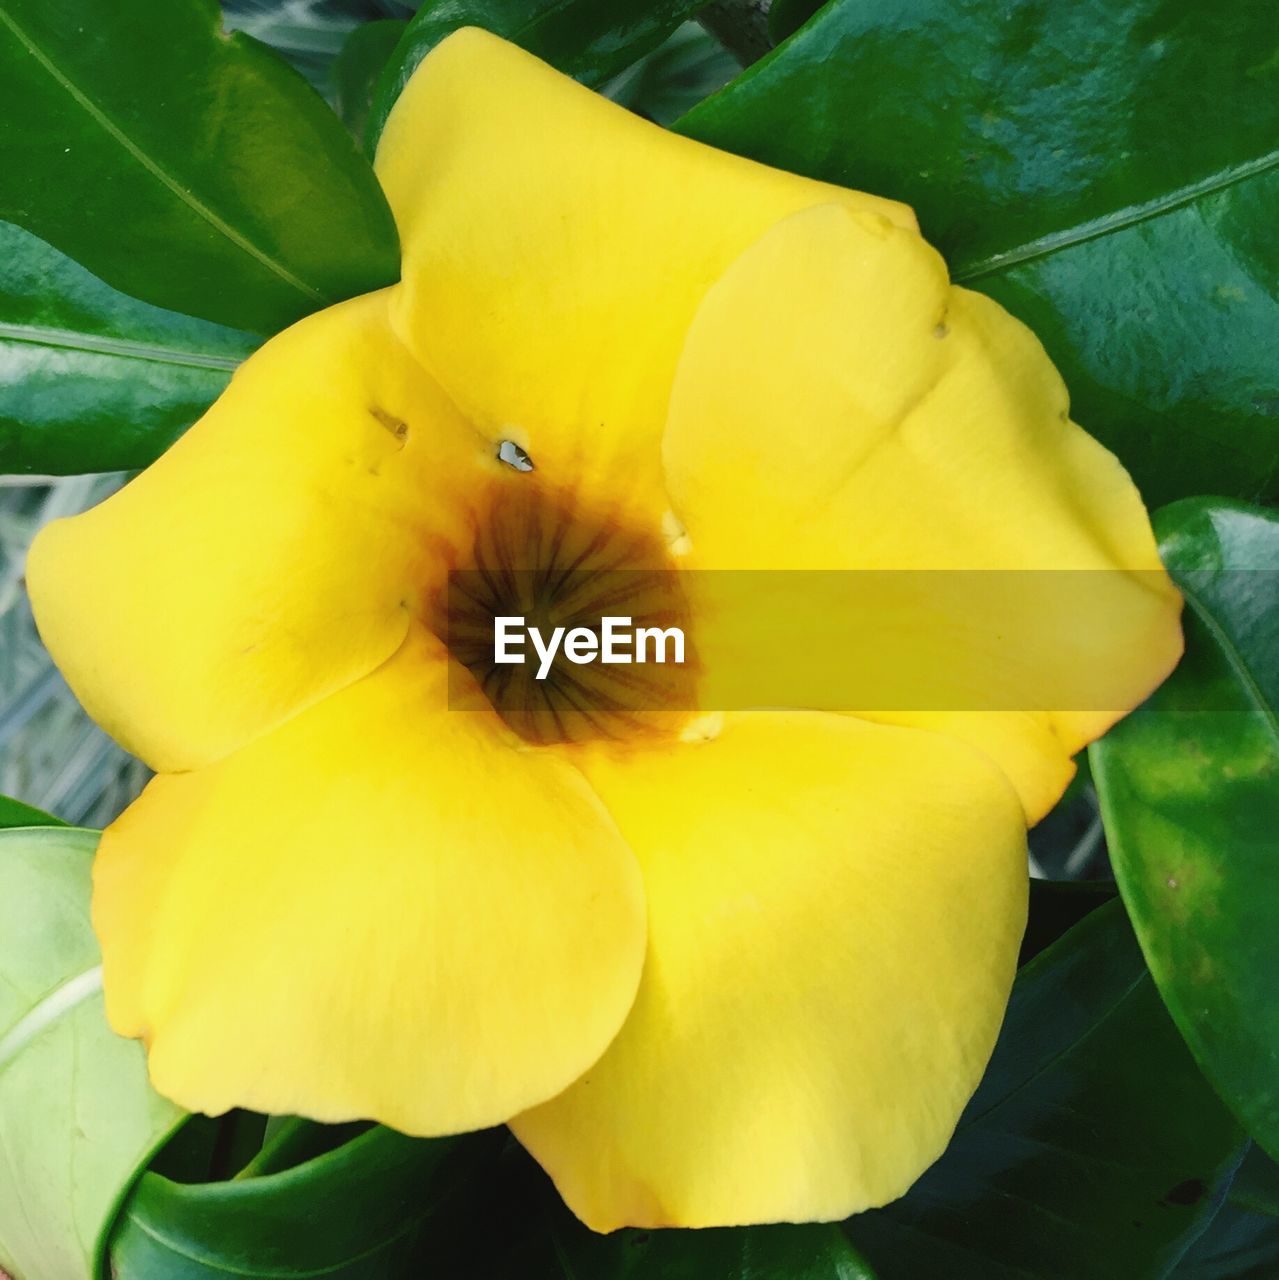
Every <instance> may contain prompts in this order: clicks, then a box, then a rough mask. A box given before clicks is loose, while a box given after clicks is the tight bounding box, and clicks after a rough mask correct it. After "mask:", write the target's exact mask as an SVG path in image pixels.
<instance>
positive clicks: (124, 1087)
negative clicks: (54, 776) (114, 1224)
mask: <svg viewBox="0 0 1279 1280" xmlns="http://www.w3.org/2000/svg"><path fill="white" fill-rule="evenodd" d="M96 844H97V834H96V833H95V832H90V831H79V830H72V829H70V828H67V827H45V828H43V829H38V830H32V829H27V830H10V831H5V832H0V1154H2V1155H3V1159H0V1267H3V1268H4V1269H5V1270H7V1271H9V1272H10V1273H11V1274H12V1275H13V1276H15V1277H17V1278H19V1280H98V1277H99V1275H100V1274H101V1272H100V1262H101V1249H102V1243H103V1236H104V1234H105V1232H106V1229H107V1227H108V1226H109V1225H110V1223H111V1221H112V1219H113V1218H114V1216H115V1213H116V1209H117V1206H118V1204H119V1201H120V1198H121V1197H122V1196H123V1195H124V1193H125V1192H126V1191H127V1190H128V1188H129V1186H130V1184H131V1183H132V1182H133V1180H134V1178H135V1177H136V1176H137V1174H138V1172H139V1171H140V1170H141V1169H142V1168H143V1167H145V1165H146V1162H147V1160H148V1158H149V1157H150V1155H151V1152H152V1151H153V1150H154V1149H155V1147H156V1146H157V1145H158V1144H159V1143H160V1142H161V1141H163V1139H164V1138H165V1136H166V1135H167V1134H168V1133H169V1132H170V1131H171V1130H172V1129H173V1128H174V1126H175V1125H177V1124H179V1123H180V1122H181V1120H182V1118H183V1117H182V1113H181V1112H180V1111H179V1110H178V1109H177V1108H176V1107H174V1106H173V1105H172V1104H171V1103H169V1102H165V1101H164V1100H163V1099H162V1098H160V1097H158V1096H157V1095H156V1094H155V1093H153V1092H152V1091H151V1089H150V1087H149V1086H148V1084H147V1073H146V1063H145V1060H144V1058H143V1053H142V1047H141V1046H140V1045H139V1044H137V1043H136V1042H134V1041H132V1040H121V1039H120V1038H119V1037H118V1036H115V1035H113V1034H112V1033H111V1031H110V1030H109V1029H108V1027H107V1023H106V1017H105V1015H104V1013H103V1009H102V970H101V963H100V956H99V953H98V945H97V942H96V941H95V940H94V937H93V931H92V930H91V929H90V927H89V874H90V867H91V864H92V860H93V850H94V847H95V846H96Z"/></svg>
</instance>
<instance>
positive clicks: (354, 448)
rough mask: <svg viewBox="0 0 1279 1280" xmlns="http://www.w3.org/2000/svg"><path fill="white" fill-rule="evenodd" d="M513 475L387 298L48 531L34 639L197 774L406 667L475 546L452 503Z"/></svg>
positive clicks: (300, 332) (144, 746) (284, 343)
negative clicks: (452, 566)
mask: <svg viewBox="0 0 1279 1280" xmlns="http://www.w3.org/2000/svg"><path fill="white" fill-rule="evenodd" d="M496 466H498V464H497V462H496V460H495V459H493V458H491V457H490V456H489V455H488V453H487V446H486V445H485V443H484V442H483V441H482V440H481V439H480V438H479V437H478V436H476V435H475V434H474V433H473V432H471V431H470V430H469V429H467V428H465V427H464V426H462V425H461V423H460V422H459V421H458V419H457V416H456V414H455V413H454V411H453V410H452V408H451V407H450V406H449V404H448V403H447V401H446V400H445V399H444V398H443V397H442V395H441V393H440V391H439V390H438V389H437V388H436V387H435V386H434V385H433V384H432V383H431V381H430V380H429V379H428V378H427V377H426V376H425V375H424V374H423V373H422V372H421V370H420V368H419V367H418V366H417V365H416V363H415V362H414V361H413V360H412V358H411V357H410V356H409V355H408V353H407V352H406V351H405V350H404V348H403V347H401V346H400V345H399V343H398V342H397V341H396V339H395V337H394V335H393V334H392V333H391V331H390V328H389V326H388V322H387V303H386V294H385V293H379V294H371V295H368V296H366V297H363V298H359V299H356V300H354V301H352V302H348V303H344V304H342V305H340V306H337V307H332V308H330V309H329V310H327V311H323V312H320V313H319V314H317V315H315V316H312V317H310V318H309V319H307V320H304V321H302V322H301V323H300V324H297V325H295V326H293V327H292V328H291V329H288V330H287V331H285V332H284V333H282V334H281V335H279V337H277V338H275V339H274V340H272V341H271V342H269V343H268V344H267V345H266V346H265V347H263V348H262V349H261V351H259V352H258V353H257V354H255V355H254V356H252V357H251V358H250V359H249V361H248V362H247V363H246V364H245V365H244V366H243V367H242V368H241V369H240V370H239V371H238V372H237V374H236V375H235V377H234V379H233V380H232V382H231V385H230V387H229V388H228V389H227V391H226V392H225V393H224V394H223V395H222V397H221V398H220V399H219V400H218V401H217V403H216V404H214V406H213V407H212V408H211V409H210V410H209V412H208V413H207V414H206V415H205V416H204V418H203V419H202V420H201V421H200V422H199V423H198V424H197V425H196V426H195V427H193V428H192V429H191V431H190V432H189V433H188V434H187V435H186V436H184V437H183V438H182V439H181V440H179V441H178V443H177V444H176V445H175V446H174V447H173V448H172V449H171V450H170V451H169V452H168V453H167V454H165V455H164V457H162V458H161V459H160V460H159V461H158V462H157V463H156V464H155V465H154V466H152V467H151V468H150V469H149V470H147V471H146V472H144V473H143V474H142V475H141V476H140V477H138V478H137V479H136V480H134V481H133V482H132V483H131V484H129V485H127V486H126V487H125V488H124V489H123V490H121V491H120V492H119V493H118V494H116V495H115V496H113V497H111V498H109V499H108V500H107V501H106V502H104V503H103V504H102V505H101V506H99V507H96V508H95V509H94V510H92V511H89V512H87V513H86V514H84V515H81V516H77V517H75V518H73V519H70V520H62V521H58V522H57V523H55V524H52V525H50V526H49V527H48V528H46V529H45V530H44V531H43V532H42V533H41V534H40V536H39V538H38V539H37V540H36V543H35V545H34V547H33V548H32V551H31V557H30V561H29V563H28V568H27V577H28V583H29V586H30V590H31V598H32V603H33V606H34V608H35V614H36V620H37V622H38V623H39V626H40V631H41V634H42V636H43V637H44V641H45V643H46V644H47V645H48V647H49V649H50V651H51V652H52V653H53V656H54V658H55V660H56V661H57V663H58V665H59V667H60V668H61V669H62V671H63V673H64V674H65V675H66V677H67V679H68V681H69V682H70V684H71V686H72V688H73V689H74V690H75V692H76V694H77V695H78V697H79V698H80V700H81V702H83V703H84V705H85V707H86V708H87V709H88V711H89V713H90V714H91V715H92V716H93V717H94V718H95V719H96V720H97V721H98V722H99V723H100V724H101V725H102V726H103V727H104V728H105V729H106V730H107V731H108V732H109V733H110V734H111V735H112V736H113V737H115V738H116V739H117V740H118V741H120V742H122V743H123V744H124V745H125V746H126V747H128V749H129V750H131V751H132V752H134V753H135V754H136V755H139V756H141V757H142V758H143V759H144V760H146V761H147V763H148V764H150V765H151V766H152V767H154V768H157V769H167V770H173V769H189V768H194V767H197V766H199V765H201V764H204V763H206V762H207V761H210V760H214V759H217V758H218V757H220V756H222V755H225V754H226V753H227V752H228V751H230V750H232V749H234V748H235V747H236V746H238V745H239V744H240V743H242V742H244V741H247V740H248V739H250V738H252V737H254V736H255V735H256V734H258V733H261V732H263V731H264V730H266V729H269V728H270V727H271V726H272V725H274V724H278V723H279V722H281V721H282V720H283V719H285V718H286V717H287V716H289V715H291V714H293V712H295V711H296V710H298V709H299V708H300V707H303V706H306V705H308V704H310V703H312V702H314V701H316V700H317V699H319V698H322V697H324V696H325V695H326V694H328V693H331V692H332V691H334V690H335V689H340V688H342V687H344V686H345V685H347V684H349V683H350V682H351V681H352V680H355V679H358V678H359V677H360V676H362V675H363V674H365V673H366V672H368V671H370V670H372V669H373V668H374V667H375V666H376V665H377V664H378V663H380V662H382V661H383V660H384V659H385V658H387V657H388V656H389V655H390V654H391V653H393V652H394V651H395V649H396V648H397V646H398V645H399V644H400V643H401V641H402V640H403V639H404V635H405V632H406V630H407V628H408V625H409V615H410V612H411V611H412V609H413V607H414V601H415V598H416V596H417V595H419V594H420V593H421V591H422V589H423V585H424V583H426V582H427V581H429V580H431V579H432V577H434V578H438V577H439V576H440V574H441V572H442V570H439V569H438V568H437V567H436V562H437V561H439V560H440V556H441V551H440V547H441V545H442V544H443V543H446V542H449V541H450V540H452V539H455V538H456V537H457V536H460V535H458V534H457V533H456V530H455V528H454V527H455V526H457V525H458V523H459V521H460V520H461V519H462V518H463V517H462V512H461V510H460V503H459V502H458V500H457V499H456V497H453V496H450V495H456V494H461V493H464V492H466V490H467V487H468V485H469V484H471V483H472V480H471V477H473V476H474V475H475V474H476V473H477V471H479V470H481V469H485V468H488V469H492V468H495V467H496ZM436 469H440V470H447V473H448V477H449V484H448V486H447V487H446V486H444V485H442V484H441V483H440V482H439V480H438V479H436V478H434V472H435V470H436Z"/></svg>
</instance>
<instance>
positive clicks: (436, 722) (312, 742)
mask: <svg viewBox="0 0 1279 1280" xmlns="http://www.w3.org/2000/svg"><path fill="white" fill-rule="evenodd" d="M446 678H447V677H446V660H445V659H444V658H443V656H442V651H441V649H440V646H439V643H438V642H437V641H435V640H433V639H430V638H429V637H426V636H425V633H422V632H420V631H419V630H418V629H416V628H415V629H414V631H413V632H412V633H410V636H409V639H408V640H407V642H406V644H405V646H404V648H403V649H402V650H401V651H400V652H399V653H397V655H396V656H395V657H394V658H393V659H392V660H391V662H389V663H388V664H387V665H386V666H384V667H383V668H381V669H379V670H378V671H377V672H375V673H373V674H372V675H370V676H368V677H366V678H365V679H363V680H361V681H359V682H358V683H356V684H355V685H353V686H351V687H350V688H348V689H346V690H345V691H343V692H341V693H338V694H335V695H333V696H332V697H330V698H328V699H327V700H325V701H324V702H322V703H321V704H320V705H319V706H317V707H313V708H311V709H310V710H308V711H306V712H303V713H302V714H300V715H298V716H297V717H295V718H294V719H293V720H291V721H290V722H289V723H288V724H286V725H285V726H283V727H282V728H280V729H277V730H276V731H275V732H274V733H272V734H269V735H267V736H265V737H263V738H260V739H258V740H257V741H256V742H254V743H253V744H251V745H250V746H247V747H245V748H243V749H242V750H240V751H238V752H236V753H235V754H233V755H231V756H229V757H227V758H226V759H225V760H223V761H221V762H219V763H217V764H215V765H211V766H209V767H207V768H205V769H201V770H198V771H196V772H194V773H189V774H181V775H176V776H167V777H160V778H157V779H156V780H155V781H153V782H152V783H151V784H150V786H149V787H148V788H147V790H146V791H145V792H144V794H143V795H142V798H141V799H140V800H138V801H137V802H136V803H135V804H134V805H133V806H132V807H131V808H130V809H128V810H127V811H126V812H125V814H124V815H123V816H122V817H121V818H120V819H119V820H118V821H117V822H115V823H114V824H113V825H112V826H111V827H109V828H108V829H107V831H106V833H105V835H104V836H103V839H102V846H101V850H100V852H99V854H98V860H97V863H96V868H95V883H94V911H93V914H94V926H95V928H96V930H97V933H98V936H99V937H100V939H101V941H102V951H103V958H104V963H105V970H104V973H105V985H106V998H107V1013H108V1017H109V1019H110V1021H111V1025H112V1026H113V1027H114V1029H115V1030H116V1031H118V1032H119V1033H120V1034H122V1035H126V1036H138V1037H142V1038H144V1039H145V1040H146V1041H147V1043H148V1045H149V1050H150V1058H149V1061H150V1068H151V1075H152V1079H153V1081H154V1083H155V1085H156V1088H157V1089H158V1090H159V1091H160V1092H161V1093H163V1094H164V1095H166V1096H167V1097H170V1098H172V1099H174V1100H175V1101H177V1102H179V1103H181V1104H182V1105H184V1106H186V1107H189V1108H193V1109H196V1110H200V1111H207V1112H212V1113H219V1112H222V1111H224V1110H226V1109H227V1108H229V1107H233V1106H245V1107H250V1108H253V1109H254V1110H257V1111H264V1112H271V1113H276V1114H281V1113H285V1114H302V1115H307V1116H312V1117H315V1118H316V1119H320V1120H325V1121H338V1120H345V1119H351V1118H355V1117H370V1118H373V1119H377V1120H381V1121H384V1122H385V1123H387V1124H390V1125H392V1126H394V1127H395V1128H398V1129H401V1130H404V1131H406V1132H408V1133H414V1134H439V1133H449V1132H457V1131H461V1130H466V1129H474V1128H479V1127H483V1126H487V1125H492V1124H495V1123H498V1122H500V1121H502V1120H505V1119H507V1118H508V1117H509V1116H510V1115H512V1114H513V1113H514V1112H516V1111H518V1110H520V1109H521V1108H523V1107H527V1106H530V1105H532V1104H534V1103H537V1102H539V1101H542V1100H543V1099H545V1098H547V1097H549V1096H551V1095H553V1094H554V1093H556V1092H558V1091H559V1090H560V1089H562V1088H564V1086H565V1085H566V1084H568V1083H569V1082H570V1081H571V1080H573V1079H575V1078H576V1077H577V1076H578V1075H580V1074H581V1072H582V1071H583V1070H584V1069H585V1068H586V1067H588V1066H589V1065H590V1064H591V1063H592V1062H593V1061H594V1060H595V1059H596V1058H597V1057H598V1056H599V1054H600V1053H601V1052H602V1051H603V1049H604V1047H605V1046H606V1045H607V1044H608V1042H609V1040H610V1039H611V1038H612V1037H613V1035H614V1033H615V1032H616V1030H617V1028H618V1026H619V1025H620V1024H621V1022H622V1020H623V1018H624V1017H625V1015H626V1012H627V1010H628V1008H629V1007H630V1004H631V1001H632V998H633V996H634V994H635V989H636V985H637V983H638V981H639V973H640V969H641V966H642V963H643V955H644V929H645V920H644V905H643V888H642V885H641V882H640V878H639V874H638V870H637V868H636V864H635V859H634V857H633V855H632V854H631V853H630V851H629V850H628V848H627V847H626V845H625V843H624V842H623V841H622V839H621V837H620V836H619V835H618V833H617V830H616V828H615V827H614V825H613V823H612V822H611V821H610V819H609V816H608V814H607V813H606V812H605V810H604V809H603V807H602V806H601V804H600V803H599V801H598V800H597V799H596V797H595V796H594V795H593V794H592V792H591V789H590V787H589V786H588V785H587V784H586V782H585V781H584V780H583V779H582V777H581V776H580V774H578V773H577V772H576V771H575V770H574V769H573V768H572V767H571V766H570V765H568V764H566V763H564V762H563V761H562V760H559V759H557V758H555V757H554V756H552V755H549V754H546V753H540V754H539V753H536V752H527V751H523V750H520V749H518V745H517V744H515V742H514V740H513V739H512V738H511V737H510V735H509V734H508V733H506V732H505V731H504V730H502V729H501V728H500V726H499V725H498V724H497V722H496V719H495V717H494V716H493V715H492V713H489V714H488V715H479V714H477V713H468V712H461V711H450V710H448V709H447V707H446V703H445V684H446Z"/></svg>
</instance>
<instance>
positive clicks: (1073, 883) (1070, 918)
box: [1017, 880, 1115, 966]
mask: <svg viewBox="0 0 1279 1280" xmlns="http://www.w3.org/2000/svg"><path fill="white" fill-rule="evenodd" d="M1114 896H1115V886H1114V885H1113V884H1111V883H1109V882H1108V881H1104V880H1032V881H1031V882H1030V912H1029V916H1028V918H1027V921H1026V934H1025V937H1023V938H1022V940H1021V955H1020V957H1019V959H1018V962H1017V963H1018V965H1019V966H1021V965H1024V964H1029V963H1030V961H1031V960H1033V959H1034V958H1035V957H1036V956H1037V955H1038V954H1039V953H1040V952H1041V951H1046V950H1047V949H1048V948H1049V947H1050V946H1052V944H1053V943H1054V942H1056V941H1057V939H1058V938H1060V937H1062V936H1064V935H1065V934H1067V933H1069V932H1070V930H1071V929H1073V928H1074V927H1075V925H1077V924H1078V923H1079V922H1080V921H1081V920H1082V919H1083V918H1084V917H1085V916H1088V915H1091V914H1092V913H1093V912H1094V911H1096V910H1097V908H1098V907H1104V906H1105V905H1106V903H1107V902H1110V901H1111V900H1112V899H1113V898H1114Z"/></svg>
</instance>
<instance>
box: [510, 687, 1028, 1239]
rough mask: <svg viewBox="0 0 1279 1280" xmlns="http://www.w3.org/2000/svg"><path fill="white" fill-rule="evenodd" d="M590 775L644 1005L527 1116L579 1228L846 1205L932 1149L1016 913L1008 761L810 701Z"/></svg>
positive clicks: (1019, 833)
mask: <svg viewBox="0 0 1279 1280" xmlns="http://www.w3.org/2000/svg"><path fill="white" fill-rule="evenodd" d="M584 768H585V771H586V773H587V775H588V777H590V779H591V781H592V782H593V783H594V784H595V787H596V790H597V791H598V792H599V793H600V795H601V797H602V798H603V799H604V801H605V803H606V804H607V805H608V806H609V809H610V811H611V812H612V814H613V816H614V818H615V819H616V820H617V823H618V826H619V827H620V828H621V830H622V833H623V835H625V836H626V838H627V839H628V840H629V841H630V843H631V846H632V847H633V848H634V849H635V851H636V855H637V856H638V858H639V860H640V863H641V866H642V868H643V873H644V879H645V886H646V890H647V894H648V903H649V955H648V961H647V966H646V968H645V972H644V978H643V981H642V983H641V985H640V992H639V995H638V997H637V998H636V1002H635V1007H634V1009H633V1010H632V1013H631V1016H630V1018H629V1019H628V1020H627V1022H626V1025H625V1026H624V1027H623V1028H622V1031H621V1033H620V1034H619V1035H618V1037H617V1039H616V1040H615V1041H614V1042H613V1044H612V1045H611V1046H610V1048H609V1050H608V1052H607V1053H606V1054H605V1055H604V1057H603V1058H602V1059H601V1060H600V1061H599V1062H598V1063H597V1064H596V1065H595V1066H594V1067H593V1068H592V1069H591V1070H589V1071H588V1072H587V1073H586V1075H585V1076H584V1077H583V1078H582V1079H581V1080H580V1081H579V1082H578V1083H576V1084H575V1085H573V1086H572V1088H570V1089H568V1090H567V1091H566V1092H565V1093H564V1094H562V1095H561V1096H560V1097H558V1098H556V1099H554V1100H553V1101H552V1102H549V1103H547V1104H546V1105H544V1106H541V1107H538V1108H537V1109H535V1110H533V1111H530V1112H529V1113H528V1114H526V1115H523V1116H520V1117H518V1118H517V1119H516V1120H515V1121H514V1122H513V1127H514V1129H515V1132H516V1135H517V1136H518V1137H519V1139H520V1141H521V1142H523V1143H524V1144H525V1146H527V1147H528V1149H529V1150H530V1151H531V1152H532V1153H533V1155H534V1156H535V1157H536V1158H537V1159H538V1161H539V1162H540V1163H541V1164H542V1165H543V1167H545V1168H546V1170H547V1171H548V1172H549V1173H550V1174H551V1176H552V1178H554V1180H555V1182H556V1184H557V1185H558V1187H559V1189H560V1191H561V1193H562V1194H563V1195H564V1198H565V1199H566V1200H567V1202H568V1204H569V1205H570V1207H571V1208H572V1209H573V1210H574V1212H576V1213H577V1214H578V1216H579V1217H581V1218H582V1219H583V1221H585V1222H586V1223H587V1224H588V1225H589V1226H591V1227H593V1228H595V1229H596V1230H610V1229H612V1228H615V1227H620V1226H624V1225H633V1226H652V1227H655V1226H689V1227H692V1226H713V1225H728V1224H741V1223H753V1222H770V1221H776V1220H783V1221H803V1220H810V1219H823V1220H824V1219H835V1218H842V1217H844V1216H846V1215H847V1214H850V1213H853V1212H856V1211H857V1210H860V1209H864V1208H867V1207H869V1206H872V1205H878V1204H882V1203H884V1202H885V1201H888V1200H891V1199H893V1198H894V1197H896V1196H898V1195H900V1194H902V1193H903V1192H904V1191H905V1190H906V1188H907V1187H908V1186H909V1185H910V1184H911V1182H912V1181H913V1180H914V1179H915V1178H916V1177H917V1176H918V1175H919V1174H920V1173H921V1172H922V1171H923V1170H924V1169H925V1168H926V1167H927V1166H928V1165H929V1164H930V1163H931V1162H932V1161H933V1160H934V1159H935V1158H936V1157H937V1156H938V1155H939V1154H940V1152H941V1151H942V1149H943V1147H944V1146H945V1144H946V1142H947V1140H948V1138H949V1137H950V1134H951V1131H952V1130H953V1128H954V1125H955V1122H956V1120H957V1119H958V1116H959V1113H960V1111H961V1109H962V1108H963V1106H964V1104H965V1102H966V1101H967V1099H968V1098H969V1096H970V1095H971V1093H972V1091H973V1089H974V1088H975V1087H976V1084H977V1081H978V1079H979V1078H980V1076H981V1074H982V1071H983V1069H984V1067H985V1064H986V1061H987V1058H988V1057H989V1054H990V1051H991V1049H992V1047H993V1045H994V1040H995V1035H996V1032H997V1031H998V1028H999V1024H1000V1020H1001V1018H1002V1016H1003V1011H1004V1005H1005V1002H1006V1000H1007V997H1008V991H1009V987H1010V985H1011V982H1012V977H1013V971H1014V968H1015V964H1016V955H1017V947H1018V942H1019V939H1020V938H1021V934H1022V929H1023V926H1024V923H1025V899H1026V863H1025V827H1024V823H1023V821H1022V816H1021V812H1020V808H1019V806H1018V804H1017V801H1016V798H1015V796H1014V795H1013V793H1012V791H1011V789H1010V788H1009V787H1008V784H1007V782H1006V780H1005V779H1004V778H1003V776H1002V775H1001V774H1000V772H999V771H998V770H996V769H995V768H993V767H992V766H991V765H990V764H989V763H987V762H986V761H985V760H984V759H983V758H982V757H981V756H980V755H979V754H978V753H976V752H974V751H972V750H971V749H969V748H967V747H965V746H963V745H962V744H960V743H957V742H954V741H951V740H950V739H947V738H944V737H942V736H940V735H937V734H930V733H921V732H918V731H915V730H910V729H901V728H897V727H895V726H881V725H870V724H866V723H864V722H861V721H858V720H855V719H852V718H848V717H842V716H835V715H828V714H825V713H821V712H772V713H769V712H755V713H750V712H747V713H740V714H736V715H730V716H728V717H726V720H725V726H724V729H723V731H722V733H721V734H720V736H719V737H717V738H715V739H714V740H712V741H709V742H706V743H698V744H689V745H686V746H683V747H682V748H680V749H678V750H671V751H666V752H651V753H648V754H645V755H640V756H634V757H632V758H630V759H625V758H617V759H614V758H610V757H609V756H607V755H604V754H603V753H599V754H597V755H596V756H595V757H594V758H593V759H591V760H589V761H587V762H585V764H584Z"/></svg>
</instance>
